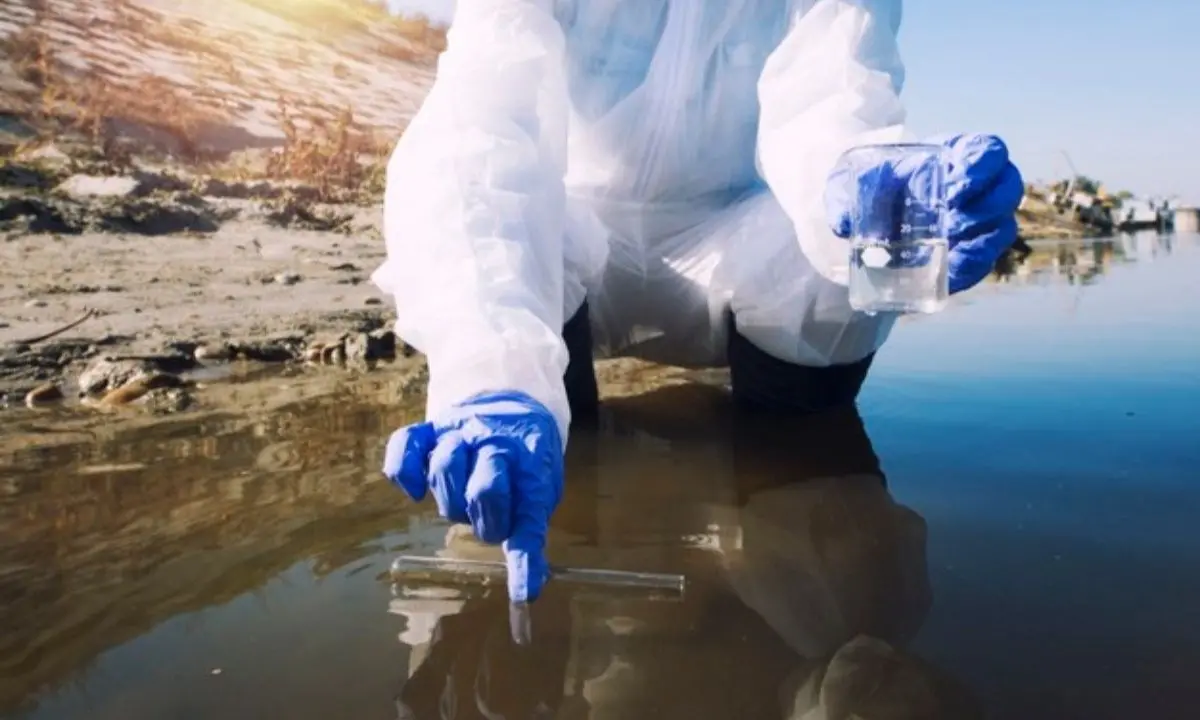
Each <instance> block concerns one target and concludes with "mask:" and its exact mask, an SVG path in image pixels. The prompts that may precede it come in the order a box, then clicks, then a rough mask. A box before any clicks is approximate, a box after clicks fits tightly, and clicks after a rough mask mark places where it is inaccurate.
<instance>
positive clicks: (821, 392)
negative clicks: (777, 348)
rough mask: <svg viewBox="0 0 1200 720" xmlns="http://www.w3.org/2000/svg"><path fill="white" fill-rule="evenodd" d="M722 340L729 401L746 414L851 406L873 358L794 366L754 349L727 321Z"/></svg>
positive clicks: (822, 409) (814, 410)
mask: <svg viewBox="0 0 1200 720" xmlns="http://www.w3.org/2000/svg"><path fill="white" fill-rule="evenodd" d="M728 336H729V348H728V362H729V374H730V380H731V383H732V392H733V399H734V402H735V404H736V405H737V406H738V407H739V408H741V409H745V410H751V411H759V412H775V413H787V414H811V413H819V412H823V411H826V410H830V409H833V408H837V407H841V406H845V405H852V404H853V403H854V402H855V401H856V400H857V399H858V394H859V391H860V390H862V386H863V383H864V381H865V380H866V377H867V373H868V371H869V370H870V367H871V363H872V361H873V360H874V357H875V355H874V353H871V354H870V355H867V356H866V357H864V358H863V359H861V360H858V361H856V362H851V363H846V364H839V365H828V366H823V367H816V366H806V365H797V364H795V363H789V362H786V361H784V360H780V359H779V358H777V357H775V356H773V355H770V354H769V353H767V352H765V351H763V350H761V349H760V348H758V347H757V346H755V345H754V343H752V342H750V341H749V340H747V339H746V337H745V336H743V335H742V334H741V333H740V332H738V330H737V327H736V324H735V323H734V322H733V319H732V318H730V322H729V335H728Z"/></svg>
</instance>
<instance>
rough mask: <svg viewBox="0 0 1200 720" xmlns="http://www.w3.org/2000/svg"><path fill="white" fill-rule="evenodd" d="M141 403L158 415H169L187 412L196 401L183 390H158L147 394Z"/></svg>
mask: <svg viewBox="0 0 1200 720" xmlns="http://www.w3.org/2000/svg"><path fill="white" fill-rule="evenodd" d="M139 402H140V403H142V404H145V405H146V407H148V408H149V409H150V411H151V412H152V413H154V414H156V415H169V414H171V413H177V412H182V411H184V410H187V409H188V408H189V407H191V406H192V405H193V404H194V402H195V399H194V398H193V397H192V396H191V394H190V393H188V392H187V391H186V390H184V389H183V388H166V389H163V388H158V389H154V390H151V391H150V392H148V393H146V394H145V395H144V396H143V397H142V398H141V400H140V401H139Z"/></svg>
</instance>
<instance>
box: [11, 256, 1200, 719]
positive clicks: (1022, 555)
mask: <svg viewBox="0 0 1200 720" xmlns="http://www.w3.org/2000/svg"><path fill="white" fill-rule="evenodd" d="M1197 273H1200V238H1198V237H1186V238H1185V237H1175V238H1156V237H1154V236H1147V235H1139V236H1137V237H1122V238H1116V239H1113V240H1110V241H1105V242H1098V243H1063V244H1046V245H1039V246H1038V248H1037V252H1036V253H1035V254H1034V255H1033V256H1032V257H1031V258H1030V259H1029V260H1028V261H1027V262H1026V263H1025V264H1024V265H1023V266H1022V267H1021V268H1019V271H1018V273H1017V274H1016V275H1014V276H1012V277H1010V278H1009V279H1008V281H1007V282H1004V283H990V284H988V285H986V286H982V287H980V288H979V289H978V290H977V291H974V292H973V293H971V294H970V296H964V297H963V299H962V302H958V303H956V304H955V305H952V306H951V308H950V309H949V310H947V311H945V312H944V313H942V314H940V315H937V316H932V317H923V318H918V319H913V320H905V321H904V322H903V323H902V324H901V325H900V326H899V327H898V328H897V330H896V332H895V334H894V336H893V338H892V340H891V341H890V343H889V344H888V346H887V347H886V348H885V350H884V351H883V352H882V353H881V354H880V357H879V360H878V362H877V364H876V368H875V370H874V371H873V374H872V376H871V378H870V379H869V380H868V384H867V388H866V390H865V391H864V393H863V396H862V399H861V402H860V407H859V412H858V413H842V414H838V415H831V416H826V417H822V418H814V419H810V420H807V421H802V422H797V423H791V424H781V423H773V424H772V423H766V422H762V421H753V420H751V419H746V418H733V416H732V415H731V414H730V413H729V411H728V408H727V407H726V405H725V400H724V395H723V394H722V392H721V391H720V389H719V388H716V387H712V386H706V385H692V386H672V387H667V388H662V389H659V390H655V391H651V392H647V393H643V394H641V395H635V396H633V397H628V398H622V399H620V400H614V401H612V402H610V403H609V404H608V407H607V410H606V415H605V418H604V421H603V424H602V427H601V428H600V429H598V430H596V431H590V432H583V431H580V432H578V433H576V434H574V435H573V436H572V441H571V449H570V454H569V458H568V463H569V470H568V485H569V487H568V492H567V496H566V498H565V499H564V504H563V506H562V507H561V508H560V510H559V512H558V513H557V514H556V516H555V528H554V530H553V531H552V537H551V547H552V549H551V554H552V557H553V559H554V560H555V561H557V562H560V563H563V564H570V565H581V566H596V567H611V568H623V569H631V570H647V571H662V572H683V573H686V574H687V576H688V578H689V587H688V592H687V594H686V596H685V597H684V599H683V600H682V601H680V602H666V601H652V600H642V599H638V598H633V599H629V598H624V599H616V598H610V597H606V596H603V595H600V596H597V595H595V594H593V595H591V596H584V595H582V594H576V593H573V592H570V591H568V590H567V589H566V588H562V587H559V588H555V587H554V586H552V588H551V590H549V591H548V592H547V594H546V595H545V596H544V597H543V599H542V600H540V601H539V602H538V604H537V605H536V606H535V609H536V612H535V615H534V618H533V622H534V635H535V642H534V645H533V646H532V647H531V648H529V649H526V650H518V649H516V648H514V647H512V646H511V645H510V644H509V641H508V613H507V608H506V605H505V603H504V601H503V599H502V598H497V597H495V596H491V597H483V598H480V597H471V598H467V599H454V598H442V599H437V600H428V599H427V600H420V601H414V600H408V601H405V600H404V599H403V598H400V597H396V594H397V589H394V588H392V587H391V585H390V583H388V582H386V581H384V579H383V578H382V577H381V575H382V574H383V573H384V571H385V570H386V568H387V566H388V564H389V562H390V560H391V558H392V557H393V555H394V554H395V553H397V552H400V551H410V552H416V553H424V554H428V553H432V552H434V551H437V550H440V549H442V548H444V547H446V546H447V545H448V544H449V545H450V546H451V547H452V548H454V551H455V552H460V553H468V554H471V555H472V556H475V555H480V554H486V550H484V549H480V548H478V547H474V546H472V545H471V544H470V543H469V542H468V541H466V540H464V539H463V538H461V537H459V536H458V535H456V534H454V533H453V532H450V531H448V529H447V527H446V526H445V525H444V524H442V523H441V522H439V521H438V520H437V517H436V514H435V512H434V510H433V508H432V507H431V506H429V505H422V506H420V507H413V506H412V505H411V504H409V503H407V502H406V501H405V500H404V499H403V497H402V495H401V493H400V492H399V491H397V490H394V489H392V488H390V487H388V486H387V485H386V484H385V483H384V482H382V481H381V480H380V478H379V476H378V467H379V465H380V462H381V459H382V458H381V455H382V443H383V440H384V438H385V437H386V434H387V433H388V431H389V430H390V429H391V428H393V427H395V426H396V425H398V424H401V423H403V422H407V421H409V420H411V419H412V418H414V417H416V413H417V412H419V408H415V407H413V406H411V404H409V406H407V407H405V406H400V407H395V406H392V405H390V404H389V403H390V402H391V401H389V397H391V396H392V394H393V393H392V390H391V389H390V388H389V387H388V385H387V384H386V383H380V384H379V387H378V390H377V392H375V393H374V394H371V393H370V392H363V391H361V389H360V391H358V392H356V393H354V394H353V395H349V394H345V395H335V396H332V397H325V398H316V399H308V400H304V401H302V402H297V403H295V404H293V405H290V406H287V407H286V408H285V409H284V410H280V411H275V412H272V413H269V414H264V413H257V414H255V413H249V414H247V415H245V416H232V415H231V416H221V417H209V418H208V419H206V420H204V422H199V423H198V422H196V421H194V420H190V419H188V417H187V416H182V417H180V418H177V419H174V420H170V421H164V422H163V423H161V424H158V425H155V426H153V427H151V428H140V429H138V430H137V431H136V432H134V431H129V432H126V431H123V430H121V429H120V427H113V428H110V429H107V430H105V431H96V432H94V433H93V434H92V436H91V437H86V436H85V437H81V438H79V439H70V438H68V439H65V440H63V441H61V442H57V443H52V444H51V443H47V444H45V445H44V446H43V447H39V448H38V449H31V450H30V451H28V452H25V453H21V454H19V455H15V456H11V457H7V458H0V463H2V464H0V602H2V603H3V604H2V605H0V607H3V611H2V612H3V618H4V619H3V622H2V623H0V625H2V626H3V632H2V633H0V714H3V715H4V716H5V717H30V718H89V720H101V719H107V718H113V719H116V718H121V719H122V720H135V719H138V718H155V719H158V718H181V719H182V718H212V717H225V718H259V717H261V718H301V719H304V718H327V717H337V718H343V717H344V718H366V719H369V718H397V717H420V718H425V717H439V716H445V717H485V716H487V715H485V714H484V713H483V712H482V711H481V710H480V708H481V707H484V708H486V709H487V710H488V711H489V713H491V716H492V717H505V718H518V717H522V718H525V717H559V718H583V717H592V718H618V717H619V718H639V717H651V716H653V717H656V718H659V719H660V720H665V719H666V718H676V717H678V718H689V719H701V720H703V719H707V718H739V719H741V718H746V719H749V718H760V717H761V718H782V717H795V718H800V717H804V718H806V720H816V719H817V718H825V717H838V715H837V714H836V711H837V708H838V707H843V706H845V704H849V705H850V706H854V707H855V708H856V709H857V710H858V711H859V712H860V713H861V716H862V717H864V718H885V717H886V718H893V717H950V718H969V717H975V716H982V715H983V714H984V713H986V716H988V717H998V718H1088V719H1091V720H1094V719H1100V718H1129V717H1153V718H1156V719H1164V718H1192V717H1197V716H1200V689H1194V688H1195V685H1194V678H1195V676H1196V674H1197V671H1198V670H1200V574H1198V573H1196V572H1195V568H1196V567H1197V566H1200V532H1197V529H1196V528H1197V521H1196V518H1197V517H1200V489H1197V488H1196V487H1195V481H1196V480H1197V479H1200V473H1198V471H1197V465H1198V462H1197V461H1200V446H1197V445H1196V441H1195V438H1196V435H1197V430H1200V422H1198V421H1197V420H1196V416H1195V408H1196V407H1197V405H1198V404H1200V374H1198V373H1197V372H1196V369H1195V368H1196V366H1197V360H1200V316H1198V314H1197V311H1196V301H1197V300H1200V295H1198V294H1197V292H1196V289H1195V283H1194V278H1195V277H1196V275H1197ZM856 638H857V639H856ZM862 688H872V689H873V691H874V694H871V693H867V692H865V691H862ZM868 696H869V697H870V698H871V699H870V701H869V702H868V701H867V700H864V698H866V697H868ZM856 703H857V704H856ZM864 703H867V705H864ZM818 704H823V705H822V706H823V708H824V712H825V713H826V714H819V713H818V712H814V714H811V715H804V712H805V711H806V710H810V709H811V708H813V707H815V706H816V705H818ZM438 708H441V711H442V713H443V714H442V715H438V714H437V712H435V711H436V710H437V709H438ZM889 709H890V710H889ZM935 710H936V711H935ZM405 712H407V713H408V714H407V715H406V714H404V713H405ZM887 712H891V714H887ZM789 713H790V715H789Z"/></svg>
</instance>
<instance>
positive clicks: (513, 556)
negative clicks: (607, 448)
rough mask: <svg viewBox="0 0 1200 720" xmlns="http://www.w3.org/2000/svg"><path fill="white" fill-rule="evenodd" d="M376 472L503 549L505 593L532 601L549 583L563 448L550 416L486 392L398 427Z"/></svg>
mask: <svg viewBox="0 0 1200 720" xmlns="http://www.w3.org/2000/svg"><path fill="white" fill-rule="evenodd" d="M383 473H384V475H386V476H387V477H388V479H389V480H390V481H391V482H393V483H395V484H396V485H399V486H400V487H401V488H403V489H404V491H405V492H406V493H408V495H409V497H411V498H412V499H413V500H415V501H417V502H420V501H421V500H423V499H424V498H425V495H426V493H427V491H430V490H432V492H433V497H434V500H435V501H436V502H437V506H438V512H439V513H440V514H441V516H442V517H443V518H446V519H447V520H450V521H451V522H459V523H470V525H471V527H472V529H473V530H474V531H475V535H476V537H478V538H479V539H480V540H482V541H483V542H486V543H490V544H496V543H503V544H504V545H503V547H504V557H505V562H506V564H507V565H508V594H509V599H510V600H512V601H513V602H529V601H533V600H536V599H537V597H538V595H539V594H540V593H541V590H542V585H543V584H544V583H545V582H546V580H547V579H548V577H549V565H548V564H547V562H546V557H545V546H546V530H547V526H548V525H549V522H550V515H551V514H552V513H553V512H554V510H555V508H556V507H558V502H559V500H560V498H561V497H562V483H563V442H562V438H561V437H560V436H559V431H558V425H557V424H556V422H555V420H554V416H553V415H551V414H550V411H549V410H547V409H546V408H545V407H544V406H543V405H542V404H541V403H539V402H538V401H536V400H534V399H533V398H531V397H529V396H528V395H525V394H524V393H519V392H504V393H487V394H483V395H479V396H476V397H474V398H471V399H470V400H468V401H466V402H463V403H460V404H459V405H457V406H455V407H454V408H452V409H451V410H449V411H447V412H445V413H442V414H440V415H439V416H437V417H434V418H430V420H428V421H427V422H421V423H415V424H413V425H409V426H407V427H403V428H400V429H399V430H397V431H396V432H395V433H393V434H392V436H391V438H390V439H389V440H388V446H387V453H386V456H385V458H384V462H383Z"/></svg>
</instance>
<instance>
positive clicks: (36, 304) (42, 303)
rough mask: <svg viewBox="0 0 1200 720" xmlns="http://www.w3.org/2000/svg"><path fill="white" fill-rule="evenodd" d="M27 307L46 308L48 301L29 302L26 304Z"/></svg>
mask: <svg viewBox="0 0 1200 720" xmlns="http://www.w3.org/2000/svg"><path fill="white" fill-rule="evenodd" d="M25 307H27V308H44V307H46V301H45V300H30V301H29V302H27V303H25Z"/></svg>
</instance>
